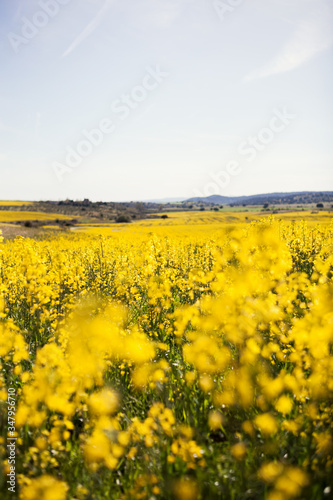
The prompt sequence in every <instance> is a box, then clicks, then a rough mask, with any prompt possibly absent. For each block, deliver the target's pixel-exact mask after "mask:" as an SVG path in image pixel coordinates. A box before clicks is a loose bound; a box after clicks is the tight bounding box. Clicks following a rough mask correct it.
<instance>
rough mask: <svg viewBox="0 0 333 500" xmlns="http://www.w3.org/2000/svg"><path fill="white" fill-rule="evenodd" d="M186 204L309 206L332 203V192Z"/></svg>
mask: <svg viewBox="0 0 333 500" xmlns="http://www.w3.org/2000/svg"><path fill="white" fill-rule="evenodd" d="M186 201H187V202H196V203H206V204H224V205H230V204H233V205H242V204H246V205H261V204H264V203H270V204H273V205H284V204H290V205H292V204H298V205H299V204H303V203H305V204H309V203H325V202H326V203H327V202H333V191H320V192H317V191H301V192H292V193H266V194H257V195H252V196H220V195H217V194H214V195H212V196H206V197H195V198H190V199H188V200H186Z"/></svg>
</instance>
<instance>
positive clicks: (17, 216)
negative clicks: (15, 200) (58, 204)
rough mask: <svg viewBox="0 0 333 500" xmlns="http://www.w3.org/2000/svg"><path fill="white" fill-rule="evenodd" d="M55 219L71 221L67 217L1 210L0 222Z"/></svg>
mask: <svg viewBox="0 0 333 500" xmlns="http://www.w3.org/2000/svg"><path fill="white" fill-rule="evenodd" d="M55 219H71V217H68V216H67V215H60V214H48V213H43V212H23V211H19V210H17V211H10V210H8V211H7V210H0V222H15V221H24V220H55Z"/></svg>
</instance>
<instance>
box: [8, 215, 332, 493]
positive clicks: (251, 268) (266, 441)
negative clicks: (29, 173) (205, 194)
mask: <svg viewBox="0 0 333 500" xmlns="http://www.w3.org/2000/svg"><path fill="white" fill-rule="evenodd" d="M232 215H234V214H232ZM250 215H251V214H249V217H250ZM213 216H214V217H215V214H209V217H213ZM224 216H225V214H224ZM170 217H171V216H170ZM198 217H199V216H198ZM200 217H203V215H202V214H201V215H200ZM221 217H222V215H221ZM237 217H239V218H238V219H237ZM240 217H243V219H240ZM244 217H245V216H243V215H242V216H237V215H235V220H233V221H230V220H229V221H226V223H225V224H222V225H221V224H220V223H219V222H218V221H217V222H216V223H213V224H212V223H211V222H212V221H210V223H209V224H208V223H207V222H206V223H205V220H204V218H203V219H202V220H200V221H199V222H197V224H195V223H192V224H191V223H184V226H179V225H178V226H177V225H176V224H175V225H173V224H172V223H171V222H170V220H171V219H170V220H167V222H166V223H164V222H163V223H164V225H162V223H161V221H160V219H158V222H154V221H152V222H151V225H149V224H150V222H149V223H148V222H147V221H144V222H142V223H139V224H137V225H134V224H133V225H126V226H121V225H118V226H117V230H115V228H114V227H110V228H106V229H108V231H107V230H106V232H105V234H104V235H100V234H97V233H98V228H95V229H90V230H88V229H86V230H85V228H82V230H80V231H75V232H72V234H70V233H69V234H68V235H65V236H59V237H56V236H53V237H52V236H50V237H47V238H45V239H39V240H38V241H35V240H32V239H25V238H16V239H15V240H11V241H6V242H5V241H2V242H0V360H1V375H0V406H1V412H0V428H1V435H0V455H1V467H0V491H1V498H3V499H9V498H20V499H23V500H65V499H78V500H90V499H91V500H93V499H94V500H95V499H96V500H102V499H115V500H117V499H119V500H134V499H147V500H148V499H151V500H162V499H169V500H171V499H176V500H205V499H208V500H210V499H212V500H214V499H216V500H217V499H226V500H229V499H230V500H237V499H239V500H241V499H247V500H257V499H259V500H260V499H267V500H293V499H309V500H310V499H311V500H317V499H322V498H323V499H325V498H332V495H333V484H332V483H333V480H332V478H333V439H332V435H333V419H332V412H333V406H332V403H333V356H332V355H333V307H332V305H333V283H332V275H333V251H332V250H333V224H332V223H330V224H329V221H328V219H325V221H324V223H323V224H322V225H320V224H319V225H314V224H312V223H311V221H309V223H307V222H304V221H301V220H300V219H299V220H298V221H296V222H292V223H290V222H289V221H288V220H286V221H285V222H283V221H277V220H275V219H274V218H267V219H263V220H259V221H258V220H257V221H252V222H251V221H250V220H247V221H246V223H245V220H244ZM228 224H229V225H228ZM230 224H232V225H230ZM100 232H101V231H100ZM13 443H14V444H13ZM8 444H10V446H11V447H8ZM14 448H15V449H14ZM14 475H15V480H13V479H12V478H13V477H14ZM11 480H12V482H13V483H14V486H12V485H11V482H10V481H11ZM11 486H12V488H14V489H12V490H10V487H11Z"/></svg>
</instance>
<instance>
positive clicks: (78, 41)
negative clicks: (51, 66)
mask: <svg viewBox="0 0 333 500" xmlns="http://www.w3.org/2000/svg"><path fill="white" fill-rule="evenodd" d="M113 1H114V0H105V2H104V4H103V6H102V8H101V9H100V10H99V11H98V12H97V14H96V16H95V17H94V18H93V19H92V20H91V21H90V23H89V24H87V26H86V27H85V28H84V30H83V31H81V33H80V34H79V36H77V37H76V38H75V40H74V42H72V43H71V44H70V46H69V47H68V48H67V49H66V50H65V52H64V53H63V54H62V56H61V57H66V56H68V54H70V53H71V52H72V51H73V50H74V49H75V48H76V47H78V46H79V45H80V44H81V43H82V42H83V41H84V40H85V39H86V38H87V37H88V36H89V35H91V34H92V33H93V32H94V31H95V29H96V28H97V27H98V25H99V24H100V23H101V21H103V19H104V15H105V13H106V11H107V10H108V8H109V7H110V5H111V4H112V3H113Z"/></svg>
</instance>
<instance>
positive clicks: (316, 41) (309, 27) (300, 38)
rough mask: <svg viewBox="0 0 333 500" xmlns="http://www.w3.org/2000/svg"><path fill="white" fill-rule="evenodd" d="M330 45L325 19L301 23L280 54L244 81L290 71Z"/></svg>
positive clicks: (331, 40)
mask: <svg viewBox="0 0 333 500" xmlns="http://www.w3.org/2000/svg"><path fill="white" fill-rule="evenodd" d="M332 44H333V33H332V30H331V29H330V28H329V25H328V22H327V19H324V18H321V19H317V20H314V19H312V20H307V21H302V22H301V23H300V24H299V26H298V27H297V28H296V31H295V32H294V34H293V36H292V37H291V39H290V40H289V42H288V43H287V44H286V46H285V47H284V48H283V50H282V51H281V52H280V54H278V55H277V56H276V57H275V58H274V59H273V60H272V61H270V62H269V63H268V64H266V65H265V66H263V67H262V68H259V69H256V70H254V71H252V72H251V73H249V74H248V75H247V76H246V77H245V79H244V80H245V81H251V80H256V79H258V78H265V77H268V76H271V75H276V74H278V73H285V72H287V71H292V70H293V69H295V68H298V67H299V66H301V65H302V64H305V63H306V62H307V61H309V60H310V59H311V58H312V57H314V56H315V55H316V54H318V53H320V52H322V51H324V50H326V49H328V48H329V47H331V46H332Z"/></svg>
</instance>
